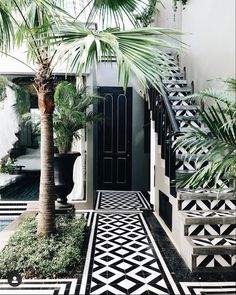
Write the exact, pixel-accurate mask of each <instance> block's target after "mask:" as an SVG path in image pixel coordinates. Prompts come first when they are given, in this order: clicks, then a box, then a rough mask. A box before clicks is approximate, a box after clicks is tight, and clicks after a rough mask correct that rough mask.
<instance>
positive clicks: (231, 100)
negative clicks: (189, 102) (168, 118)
mask: <svg viewBox="0 0 236 295" xmlns="http://www.w3.org/2000/svg"><path fill="white" fill-rule="evenodd" d="M227 84H228V85H229V86H230V90H231V91H230V90H229V91H219V90H215V89H207V90H204V91H201V92H200V93H198V94H196V95H194V96H191V97H190V98H191V99H192V98H196V97H197V98H199V99H200V100H201V102H202V105H206V104H207V103H209V101H210V102H211V103H210V104H209V105H208V106H207V107H204V108H203V107H202V108H201V109H200V110H199V113H200V117H201V119H202V121H203V122H204V124H205V125H206V129H202V128H200V127H198V128H197V127H194V126H192V127H191V129H190V132H187V133H186V134H184V135H182V136H180V137H178V139H177V141H176V147H177V148H184V149H185V150H186V151H187V153H188V154H190V155H193V156H192V157H191V156H190V157H189V156H187V154H186V159H185V160H186V161H193V157H196V164H197V166H199V169H198V170H197V171H196V172H195V173H194V174H193V175H192V176H190V177H187V178H186V177H185V178H183V179H181V180H180V181H179V183H178V185H179V186H180V187H183V186H189V187H190V188H193V189H197V188H202V187H215V188H217V187H218V188H220V187H223V186H224V185H225V184H227V185H229V184H230V183H231V184H233V185H234V187H235V180H236V102H235V94H236V80H235V79H230V80H228V81H227ZM212 100H213V103H212Z"/></svg>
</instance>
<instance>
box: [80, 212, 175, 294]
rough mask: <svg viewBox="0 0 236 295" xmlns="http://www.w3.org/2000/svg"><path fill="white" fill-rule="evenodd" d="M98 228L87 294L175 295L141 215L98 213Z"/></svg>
mask: <svg viewBox="0 0 236 295" xmlns="http://www.w3.org/2000/svg"><path fill="white" fill-rule="evenodd" d="M95 228H96V229H97V232H96V238H95V240H94V247H93V249H94V250H93V251H94V252H93V259H92V260H91V278H90V282H88V283H87V285H90V290H88V289H87V293H86V294H91V295H92V294H96V295H98V294H114V295H118V294H135V295H141V294H160V295H161V294H176V289H175V292H174V291H173V289H172V286H173V284H172V285H171V284H170V282H169V279H168V277H167V275H166V274H165V272H164V271H163V269H162V266H161V264H160V261H159V259H158V258H157V254H156V252H155V249H154V247H153V244H152V243H151V241H150V238H149V236H148V234H147V232H146V231H145V228H144V226H143V222H142V219H141V213H122V212H120V213H113V214H111V213H104V214H97V223H96V226H95ZM175 288H176V286H175ZM177 290H178V289H177ZM148 292H149V293H148ZM80 294H81V295H82V294H83V291H82V290H81V293H80ZM83 295H84V294H83Z"/></svg>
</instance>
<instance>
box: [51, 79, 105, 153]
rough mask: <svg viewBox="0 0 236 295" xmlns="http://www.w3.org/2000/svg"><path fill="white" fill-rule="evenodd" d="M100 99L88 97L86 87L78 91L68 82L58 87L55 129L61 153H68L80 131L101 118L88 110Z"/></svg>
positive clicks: (57, 144) (57, 145)
mask: <svg viewBox="0 0 236 295" xmlns="http://www.w3.org/2000/svg"><path fill="white" fill-rule="evenodd" d="M99 99H102V98H100V97H96V96H90V95H88V94H87V90H86V87H83V88H81V89H79V90H77V89H76V86H75V85H74V84H73V83H69V82H66V81H64V82H60V83H59V84H58V85H57V87H56V90H55V94H54V100H55V105H56V107H55V112H54V120H53V127H54V132H55V145H56V147H57V148H58V150H59V153H68V152H69V151H70V150H71V145H72V142H73V139H74V138H75V139H77V138H79V134H78V130H80V129H83V128H85V127H86V125H87V124H88V123H91V122H93V121H95V120H98V119H99V118H100V116H99V114H97V113H94V112H92V111H89V110H88V108H89V107H90V106H91V105H93V104H94V103H96V102H97V101H98V100H99Z"/></svg>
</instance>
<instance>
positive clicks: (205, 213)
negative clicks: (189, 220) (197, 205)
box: [184, 210, 236, 218]
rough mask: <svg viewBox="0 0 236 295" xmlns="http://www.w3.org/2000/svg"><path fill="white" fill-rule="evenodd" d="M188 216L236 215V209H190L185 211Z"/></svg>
mask: <svg viewBox="0 0 236 295" xmlns="http://www.w3.org/2000/svg"><path fill="white" fill-rule="evenodd" d="M184 215H185V216H186V217H193V218H194V217H196V218H198V217H212V218H214V217H215V218H217V217H233V218H235V217H236V211H234V210H228V211H227V210H225V211H190V212H184Z"/></svg>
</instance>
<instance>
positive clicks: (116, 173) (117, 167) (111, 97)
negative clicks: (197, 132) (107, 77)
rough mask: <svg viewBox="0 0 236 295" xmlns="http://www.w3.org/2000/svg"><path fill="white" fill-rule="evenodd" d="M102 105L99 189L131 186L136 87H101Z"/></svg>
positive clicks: (99, 140)
mask: <svg viewBox="0 0 236 295" xmlns="http://www.w3.org/2000/svg"><path fill="white" fill-rule="evenodd" d="M99 95H101V96H103V97H104V98H105V99H104V101H102V102H101V103H100V104H99V106H98V111H99V112H100V113H102V114H103V120H102V122H101V123H99V128H98V189H112V190H128V189H131V171H132V167H131V164H132V163H131V162H132V157H131V151H132V140H131V139H132V88H127V91H126V94H124V91H123V88H121V87H100V88H99Z"/></svg>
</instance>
